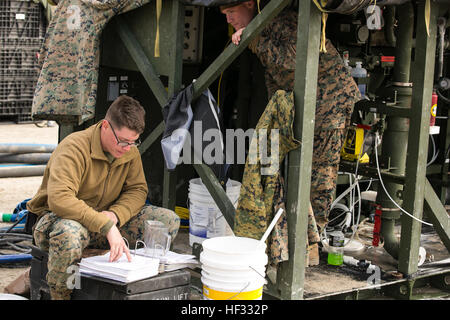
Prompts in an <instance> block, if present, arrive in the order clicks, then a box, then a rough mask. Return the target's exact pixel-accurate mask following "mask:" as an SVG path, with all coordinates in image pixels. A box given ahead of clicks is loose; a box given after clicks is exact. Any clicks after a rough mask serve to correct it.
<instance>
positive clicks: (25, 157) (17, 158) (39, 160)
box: [0, 153, 51, 164]
mask: <svg viewBox="0 0 450 320" xmlns="http://www.w3.org/2000/svg"><path fill="white" fill-rule="evenodd" d="M50 156H51V153H19V154H10V153H4V154H0V163H30V164H45V163H47V162H48V160H49V159H50Z"/></svg>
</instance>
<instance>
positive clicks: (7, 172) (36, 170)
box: [0, 165, 46, 178]
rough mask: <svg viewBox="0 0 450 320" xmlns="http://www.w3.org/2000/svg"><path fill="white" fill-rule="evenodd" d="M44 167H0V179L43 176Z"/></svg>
mask: <svg viewBox="0 0 450 320" xmlns="http://www.w3.org/2000/svg"><path fill="white" fill-rule="evenodd" d="M45 167H46V166H45V165H30V166H14V167H0V178H13V177H32V176H43V175H44V170H45Z"/></svg>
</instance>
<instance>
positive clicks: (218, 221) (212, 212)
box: [188, 178, 241, 246]
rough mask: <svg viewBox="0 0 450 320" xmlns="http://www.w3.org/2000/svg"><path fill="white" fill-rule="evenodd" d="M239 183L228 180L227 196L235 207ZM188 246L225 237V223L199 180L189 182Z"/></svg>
mask: <svg viewBox="0 0 450 320" xmlns="http://www.w3.org/2000/svg"><path fill="white" fill-rule="evenodd" d="M240 190H241V183H240V182H239V181H234V180H229V182H228V186H227V192H226V193H227V195H228V198H229V199H230V201H231V202H232V203H233V204H234V205H235V206H237V201H238V199H239V194H240ZM188 198H189V245H190V246H192V245H193V244H194V242H197V243H202V242H203V241H204V240H206V239H210V238H214V237H221V236H224V235H226V230H227V226H228V225H227V222H226V220H225V217H224V216H223V215H222V213H221V212H220V210H219V208H218V207H217V205H216V203H215V202H214V199H213V198H212V196H211V195H210V193H209V191H208V189H207V188H206V186H205V185H204V184H203V183H202V180H201V178H197V179H192V180H190V181H189V193H188Z"/></svg>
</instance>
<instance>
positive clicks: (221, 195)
mask: <svg viewBox="0 0 450 320" xmlns="http://www.w3.org/2000/svg"><path fill="white" fill-rule="evenodd" d="M288 3H290V0H273V1H271V2H269V3H268V4H267V6H266V7H265V8H264V9H263V10H262V11H261V13H260V14H258V15H257V16H256V17H255V18H254V19H253V20H252V21H251V22H250V24H249V25H248V26H247V27H246V28H245V32H244V33H243V36H242V38H241V42H240V43H239V45H238V46H236V45H234V44H230V45H229V46H228V47H227V48H226V49H225V50H224V52H222V54H221V55H220V56H219V57H217V58H216V60H214V62H213V63H211V65H210V66H209V67H208V68H207V69H206V70H205V71H204V72H203V73H202V75H201V76H200V77H198V79H197V81H195V82H194V84H193V99H196V98H198V97H199V96H200V95H201V94H202V92H203V91H205V90H206V89H207V88H208V87H209V85H210V84H211V83H212V82H213V81H214V80H215V79H216V78H217V77H218V76H219V75H220V73H221V72H223V71H224V70H225V69H226V68H227V67H228V66H229V65H230V64H231V63H232V62H233V60H234V59H236V58H237V57H238V56H239V55H240V54H241V53H242V51H244V49H245V48H246V47H247V46H248V45H249V43H250V41H251V40H252V39H253V38H255V37H256V36H257V35H258V34H259V33H260V32H261V30H262V29H263V28H264V27H265V26H266V25H267V24H268V23H269V22H270V21H271V19H272V18H273V17H275V16H276V15H277V14H278V13H279V12H280V11H281V10H283V8H284V7H286V5H287V4H288ZM194 163H195V161H194ZM194 169H195V170H196V171H197V173H198V174H199V175H200V177H201V178H202V181H203V183H204V184H205V186H206V188H207V189H208V191H209V193H210V194H211V196H212V197H213V199H214V201H215V202H216V204H217V206H218V207H219V209H220V211H221V212H222V214H223V215H224V217H225V220H227V222H228V224H229V225H230V227H231V228H233V227H234V215H235V208H234V206H233V204H232V203H231V201H230V199H229V198H228V196H227V194H226V192H225V190H224V189H223V187H222V186H221V184H220V182H219V180H218V179H217V178H216V176H215V175H214V173H213V172H212V171H211V169H210V168H209V167H208V166H206V165H205V164H194Z"/></svg>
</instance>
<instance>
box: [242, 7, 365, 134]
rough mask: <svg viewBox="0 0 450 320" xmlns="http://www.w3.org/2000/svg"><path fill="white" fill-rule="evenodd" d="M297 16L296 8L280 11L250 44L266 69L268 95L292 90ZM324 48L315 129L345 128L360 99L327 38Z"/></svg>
mask: <svg viewBox="0 0 450 320" xmlns="http://www.w3.org/2000/svg"><path fill="white" fill-rule="evenodd" d="M297 19H298V16H297V13H296V12H295V11H292V10H289V9H285V10H283V11H282V12H281V13H280V14H279V15H278V16H276V17H275V18H274V19H273V20H272V21H271V22H270V23H269V24H268V25H267V26H266V27H265V28H264V29H263V31H262V32H261V34H260V35H259V36H258V37H256V38H255V39H254V40H253V41H252V42H251V43H250V45H249V48H250V49H251V50H252V51H253V52H254V53H255V54H256V55H257V56H258V58H259V59H260V61H261V63H262V64H263V66H264V67H265V68H266V73H265V75H266V86H267V90H268V94H269V97H270V96H272V95H273V94H274V92H275V91H276V90H278V89H283V90H286V91H292V90H293V89H294V80H295V63H296V61H295V57H296V45H297V44H296V43H297ZM317 50H318V49H317ZM326 50H327V52H326V53H320V56H319V68H318V69H319V70H318V79H317V102H316V120H315V121H316V122H315V131H320V130H332V129H343V128H345V127H346V126H347V125H348V124H349V121H350V116H351V113H352V111H353V105H354V103H355V102H356V101H357V99H359V98H360V93H359V90H358V87H357V85H356V83H355V81H354V80H353V78H352V76H351V74H350V73H349V71H348V70H347V68H346V67H345V65H344V63H343V61H342V58H341V57H340V56H339V53H338V52H337V50H336V49H335V48H334V46H333V45H332V44H331V42H330V41H329V40H327V41H326Z"/></svg>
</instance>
